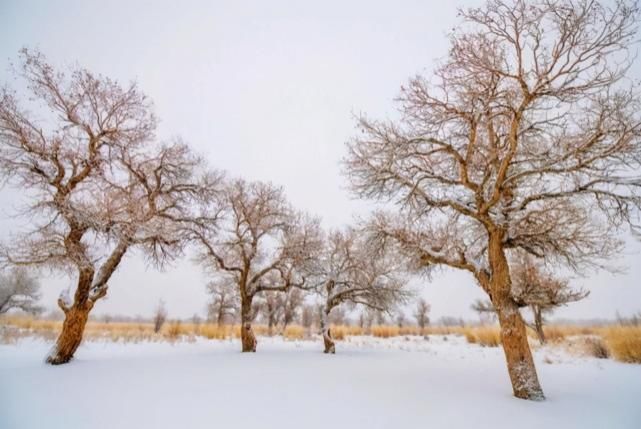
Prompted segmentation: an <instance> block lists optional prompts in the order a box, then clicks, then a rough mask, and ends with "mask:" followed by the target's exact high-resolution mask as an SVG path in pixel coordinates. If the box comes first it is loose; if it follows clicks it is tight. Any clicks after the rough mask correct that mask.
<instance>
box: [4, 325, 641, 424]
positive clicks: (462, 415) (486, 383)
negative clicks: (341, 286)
mask: <svg viewBox="0 0 641 429" xmlns="http://www.w3.org/2000/svg"><path fill="white" fill-rule="evenodd" d="M49 347H50V345H49V344H47V343H45V342H42V341H40V340H33V339H23V340H21V341H20V342H19V343H18V344H13V345H1V346H0V428H3V429H4V428H11V429H14V428H15V429H19V428H38V429H41V428H43V429H56V428H67V429H69V428H71V429H75V428H109V429H124V428H136V429H142V428H179V429H183V428H184V429H189V428H279V429H289V428H305V429H311V428H323V429H327V428H332V429H337V428H368V429H373V428H400V429H406V428H466V429H468V428H474V429H482V428H492V429H503V428H519V429H527V428H537V429H541V428H564V429H570V428H581V429H586V428H608V429H617V428H629V429H639V428H641V365H626V364H621V363H617V362H613V361H610V360H598V359H593V358H575V357H570V356H568V355H565V354H563V353H561V352H559V351H556V350H554V349H542V350H538V351H537V352H536V359H537V363H538V368H539V375H540V378H541V381H542V383H543V387H544V389H545V391H546V394H547V401H545V402H541V403H536V402H527V401H522V400H518V399H515V398H513V397H512V396H511V394H510V393H511V389H510V385H509V381H508V377H507V372H506V369H505V365H504V359H503V355H502V350H501V349H500V348H493V349H492V348H482V347H480V346H477V345H469V344H467V343H465V340H464V339H463V338H460V337H453V336H449V337H448V340H447V341H444V340H443V337H439V336H432V337H430V340H429V341H426V340H424V339H423V338H420V337H408V338H397V339H388V340H379V339H374V338H352V339H351V341H344V342H339V343H338V344H337V350H338V354H336V355H334V356H329V355H323V354H322V353H321V352H320V349H321V344H320V342H311V341H299V342H294V341H283V340H281V339H279V338H259V345H258V347H259V350H258V353H256V354H247V353H246V354H241V353H240V352H239V348H240V344H239V343H238V341H214V340H212V341H205V340H199V341H196V342H191V343H190V342H181V343H176V344H173V345H172V344H169V343H141V344H115V343H102V342H87V343H84V344H83V345H82V346H81V347H80V349H79V350H78V352H77V354H76V359H75V360H74V361H72V363H70V364H68V365H63V366H59V367H51V366H47V365H45V364H44V363H43V361H42V358H43V356H44V355H45V353H46V352H47V350H48V348H49Z"/></svg>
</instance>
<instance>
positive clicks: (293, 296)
mask: <svg viewBox="0 0 641 429" xmlns="http://www.w3.org/2000/svg"><path fill="white" fill-rule="evenodd" d="M304 301H305V294H304V293H303V290H302V289H298V288H295V289H290V290H289V291H288V292H287V293H286V294H285V299H284V303H283V317H282V323H283V331H284V330H285V329H286V328H287V326H289V325H290V324H291V323H292V322H293V321H294V320H296V318H297V317H298V314H299V310H300V309H301V307H302V306H303V302H304Z"/></svg>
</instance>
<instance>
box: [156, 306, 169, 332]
mask: <svg viewBox="0 0 641 429" xmlns="http://www.w3.org/2000/svg"><path fill="white" fill-rule="evenodd" d="M167 314H168V313H167V306H166V305H165V301H163V300H162V299H161V300H160V301H158V305H157V306H156V309H155V310H154V318H153V322H154V332H155V333H156V334H157V333H158V332H160V330H161V329H162V327H163V325H164V324H165V322H166V321H167Z"/></svg>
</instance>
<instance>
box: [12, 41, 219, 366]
mask: <svg viewBox="0 0 641 429" xmlns="http://www.w3.org/2000/svg"><path fill="white" fill-rule="evenodd" d="M21 60H22V63H21V64H22V67H21V69H20V71H19V74H20V76H21V77H22V78H23V79H24V80H25V81H26V83H27V85H28V88H29V90H30V92H31V97H32V98H33V99H35V100H36V101H37V102H39V103H40V104H37V105H36V106H35V107H38V108H39V109H40V111H39V114H35V113H31V112H30V111H28V110H26V109H25V108H23V107H22V106H21V104H20V103H19V102H18V97H17V95H16V94H15V93H14V92H12V91H11V90H9V89H8V88H4V89H3V90H2V93H1V95H0V97H1V98H0V173H1V174H2V176H3V177H4V178H6V179H7V180H8V181H9V182H10V183H11V184H12V185H14V186H16V187H17V188H20V189H23V190H25V191H26V196H27V197H28V200H29V204H28V205H27V206H26V207H25V208H24V209H23V210H22V211H21V212H20V214H21V215H22V216H24V217H29V219H30V220H31V223H30V225H29V229H28V230H27V231H26V232H24V233H23V234H20V235H19V236H15V237H13V238H12V239H11V240H10V242H9V243H8V244H6V245H4V246H2V249H1V255H2V259H3V261H4V262H5V263H7V264H12V265H22V266H38V267H44V268H49V269H52V270H58V271H63V272H65V273H67V274H69V275H70V276H75V277H76V281H77V282H76V285H75V288H70V289H67V290H66V291H64V292H63V293H62V294H61V296H60V298H59V299H58V305H59V307H60V308H61V309H62V311H63V312H64V314H65V320H64V323H63V328H62V332H61V333H60V336H59V337H58V340H57V342H56V345H55V347H54V348H53V349H52V351H51V353H50V355H49V356H48V358H47V361H48V362H49V363H51V364H62V363H66V362H68V361H69V360H70V359H71V358H72V357H73V354H74V352H75V351H76V349H77V348H78V346H79V344H80V342H81V340H82V334H83V331H84V327H85V324H86V322H87V318H88V316H89V312H90V311H91V309H92V308H93V306H94V304H95V303H96V302H97V301H98V300H99V299H101V298H103V297H104V296H105V295H106V294H107V289H108V282H109V280H110V278H111V276H112V275H113V273H114V272H115V271H116V269H117V268H118V266H119V265H120V263H121V261H122V259H123V257H124V256H125V254H126V253H127V251H128V250H129V249H130V248H131V247H133V246H136V247H138V248H139V249H141V250H142V251H143V252H144V254H145V255H146V256H147V257H148V261H149V262H150V263H152V264H155V265H162V264H163V263H164V262H165V261H167V260H168V259H171V258H173V257H175V256H176V255H178V254H180V252H181V250H182V245H183V240H182V239H181V233H180V231H181V228H180V225H181V223H183V222H184V221H186V220H187V219H188V218H189V216H190V213H191V201H192V199H193V198H194V197H195V196H196V195H198V196H201V195H202V192H204V191H203V189H211V188H213V186H211V185H210V184H209V181H210V180H215V179H216V177H215V176H212V175H208V174H207V175H205V174H203V175H202V177H200V176H199V177H198V178H196V177H195V174H196V173H197V172H198V171H199V170H200V169H199V168H198V167H199V166H200V165H201V161H200V159H199V158H198V157H195V156H194V155H192V154H191V152H190V151H189V149H188V148H187V146H185V145H184V144H183V143H181V142H179V141H175V142H172V143H170V144H167V145H163V146H157V145H155V144H154V142H153V141H154V131H155V128H156V119H155V117H154V115H153V113H152V108H151V103H150V101H149V100H148V99H147V98H146V97H145V96H144V95H143V94H142V93H141V92H140V91H139V90H138V88H137V86H136V85H135V84H131V85H129V86H127V87H123V86H121V85H120V84H118V83H117V82H114V81H112V80H110V79H108V78H105V77H102V76H99V75H95V74H93V73H91V72H89V71H87V70H85V69H74V70H71V72H70V73H69V74H65V73H63V72H61V71H56V70H55V69H54V68H53V66H51V65H50V64H49V63H48V62H47V61H46V59H45V58H44V57H43V56H42V55H41V54H39V53H37V52H31V51H28V50H23V51H22V52H21ZM25 99H26V97H25ZM36 118H38V119H36ZM200 180H204V181H205V182H206V186H200Z"/></svg>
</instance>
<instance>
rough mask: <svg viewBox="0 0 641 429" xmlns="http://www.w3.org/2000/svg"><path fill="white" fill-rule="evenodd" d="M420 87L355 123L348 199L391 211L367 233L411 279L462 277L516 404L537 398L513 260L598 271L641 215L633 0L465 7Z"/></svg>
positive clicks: (415, 82)
mask: <svg viewBox="0 0 641 429" xmlns="http://www.w3.org/2000/svg"><path fill="white" fill-rule="evenodd" d="M460 16H461V19H462V23H461V25H460V26H459V27H458V28H456V29H455V30H454V31H453V32H452V34H451V35H450V42H451V47H450V50H449V54H448V56H447V57H446V58H444V59H443V61H442V62H441V63H440V65H439V66H438V67H437V68H436V70H435V72H434V73H433V76H432V77H431V78H426V77H422V76H418V77H416V78H413V79H411V80H410V81H409V84H408V85H407V86H405V87H403V88H402V91H401V94H400V97H399V105H400V118H399V119H398V120H395V121H374V120H370V119H368V118H366V117H362V118H361V119H360V122H359V126H360V128H361V130H362V134H361V135H360V136H359V137H357V138H355V139H354V140H353V141H351V142H350V143H349V145H348V147H349V155H348V157H347V159H346V172H347V174H348V177H349V179H350V182H351V185H352V188H353V190H354V192H355V193H356V194H357V195H359V196H361V197H364V198H373V199H380V200H384V201H389V200H392V201H394V202H396V203H397V204H398V208H399V212H400V213H396V214H394V216H391V215H385V214H378V215H377V216H375V218H374V220H373V221H372V228H373V229H375V230H376V231H377V233H378V234H379V237H380V238H381V239H383V238H384V239H389V240H391V241H395V242H396V243H397V245H398V246H399V248H400V249H401V251H404V252H405V253H406V254H407V255H408V256H410V257H412V258H413V262H414V263H415V266H416V267H423V268H429V267H432V266H437V265H446V266H449V267H453V268H457V269H462V270H466V271H468V272H470V273H471V274H472V275H473V276H474V277H475V278H476V280H477V282H478V284H480V286H481V287H482V288H483V290H484V291H485V292H487V294H488V296H489V298H490V300H491V301H492V304H493V306H494V308H495V309H496V310H497V314H498V319H499V322H500V325H501V335H502V344H503V349H504V351H505V356H506V360H507V366H508V372H509V375H510V379H511V382H512V387H513V391H514V395H515V396H516V397H518V398H525V399H543V398H544V394H543V390H542V388H541V386H540V383H539V380H538V376H537V373H536V368H535V366H534V362H533V360H532V355H531V352H530V349H529V346H528V343H527V337H526V333H525V325H524V323H523V320H522V317H521V314H520V312H519V308H518V303H516V302H515V300H514V298H513V297H512V295H511V293H510V291H511V287H510V283H511V282H510V267H509V264H508V256H509V253H510V252H512V251H513V250H515V249H519V250H520V251H525V252H528V253H529V254H531V255H534V256H536V257H538V258H540V259H544V260H546V262H549V263H558V264H564V265H565V266H567V267H569V268H571V269H574V270H577V271H583V270H584V269H585V268H589V267H599V266H602V265H604V260H605V259H607V258H608V257H611V256H612V255H614V254H616V253H617V251H618V250H619V248H620V244H621V243H620V242H618V241H617V240H616V239H615V238H614V237H615V235H616V234H615V231H614V230H615V229H617V228H619V227H621V226H623V225H625V224H627V223H630V222H632V221H634V220H635V217H636V216H638V209H639V207H640V206H641V191H640V189H641V174H640V171H641V145H640V144H639V135H640V133H641V128H640V122H639V118H640V115H639V112H640V111H641V99H640V97H639V93H638V87H637V86H635V84H634V83H632V81H631V80H630V79H629V76H628V69H629V66H630V64H631V61H632V59H633V58H634V55H633V54H632V53H631V52H630V47H631V45H632V43H633V42H634V41H635V37H636V35H637V30H638V27H639V19H638V18H639V8H638V5H637V3H636V2H635V1H625V0H617V1H614V2H609V3H605V2H600V1H589V0H579V1H571V0H533V1H524V0H492V1H489V2H487V3H486V4H485V5H484V6H482V7H480V8H472V9H467V10H461V11H460Z"/></svg>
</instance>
